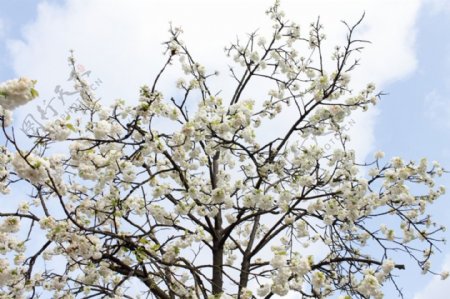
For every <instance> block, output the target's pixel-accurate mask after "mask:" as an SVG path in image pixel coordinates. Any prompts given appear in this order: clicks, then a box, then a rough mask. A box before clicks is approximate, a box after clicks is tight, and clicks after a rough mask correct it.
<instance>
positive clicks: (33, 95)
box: [31, 88, 39, 98]
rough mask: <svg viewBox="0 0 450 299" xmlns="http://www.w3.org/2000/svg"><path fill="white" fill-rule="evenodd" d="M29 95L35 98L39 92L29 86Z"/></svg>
mask: <svg viewBox="0 0 450 299" xmlns="http://www.w3.org/2000/svg"><path fill="white" fill-rule="evenodd" d="M31 96H32V97H33V98H37V97H38V96H39V92H38V91H37V90H36V89H34V88H31Z"/></svg>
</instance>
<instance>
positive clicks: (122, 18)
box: [0, 0, 450, 299]
mask: <svg viewBox="0 0 450 299" xmlns="http://www.w3.org/2000/svg"><path fill="white" fill-rule="evenodd" d="M270 3H271V1H234V0H233V1H208V2H207V1H192V0H190V1H173V0H172V1H164V2H163V1H134V0H132V1H117V0H116V1H106V0H89V1H86V0H78V1H73V0H67V1H63V0H60V1H56V0H53V1H29V0H14V1H9V0H0V82H2V81H5V80H8V79H12V78H15V77H18V76H28V77H30V78H33V79H37V80H38V82H39V83H38V86H37V87H38V90H39V92H40V94H41V97H40V99H39V100H37V101H36V102H34V103H30V105H28V106H27V107H25V108H22V109H21V110H20V109H18V110H16V111H15V126H16V127H17V128H19V127H21V126H22V123H23V120H24V119H25V118H26V117H27V115H28V114H29V113H30V114H32V115H33V116H34V117H35V119H36V120H38V121H41V122H43V121H44V120H43V119H42V115H41V114H40V113H39V110H38V106H40V107H45V105H46V104H48V103H49V102H50V101H51V100H52V99H53V98H54V97H56V94H55V87H56V86H58V85H60V86H61V87H62V88H64V89H67V90H69V89H70V87H71V84H70V83H69V82H67V78H68V77H69V71H70V70H69V67H68V65H67V57H68V55H69V50H70V49H74V50H75V54H76V57H77V59H78V65H79V67H80V68H84V69H85V70H90V71H91V75H90V79H92V80H98V81H97V83H98V84H97V87H98V92H97V93H98V95H99V96H101V97H102V98H103V99H104V101H110V100H113V99H115V98H118V97H121V98H125V99H127V100H129V101H133V100H136V99H137V94H138V88H139V86H141V85H142V84H144V83H149V82H151V79H152V78H153V76H154V74H155V73H156V71H157V70H158V68H159V67H160V66H161V63H162V59H161V58H162V50H163V48H162V46H161V42H163V41H164V40H165V39H167V37H168V34H167V29H168V22H169V21H173V22H174V24H175V25H181V26H182V27H183V29H184V31H185V35H184V40H185V41H186V43H187V44H188V46H189V48H190V49H191V51H192V53H193V54H194V56H196V57H198V58H199V60H200V61H201V62H202V63H203V64H204V65H206V67H207V69H209V70H215V69H218V70H220V71H222V70H226V67H227V64H226V63H229V61H226V60H225V55H224V54H223V47H224V46H225V45H227V44H228V43H229V42H230V41H232V40H234V39H235V37H236V35H241V36H243V35H244V34H245V33H247V32H251V31H253V30H254V29H256V28H261V32H264V30H266V27H268V26H270V25H268V23H267V18H266V17H265V15H264V11H265V9H266V8H267V7H268V6H269V5H270ZM282 7H284V8H285V11H286V12H287V16H288V18H289V19H292V20H295V21H297V22H299V23H300V24H301V25H302V27H301V28H305V29H304V30H301V31H302V32H303V33H304V34H305V33H307V31H308V29H307V25H308V24H309V23H310V22H312V21H315V20H316V19H317V16H318V15H320V16H321V20H322V22H323V23H324V25H325V32H326V33H327V36H328V37H329V38H328V40H329V44H330V45H331V46H330V48H329V49H330V52H331V49H332V46H333V45H334V44H335V43H338V42H339V41H340V40H341V38H342V33H343V29H344V28H343V26H342V25H341V23H340V20H346V21H348V22H349V23H352V22H355V21H356V20H357V19H358V18H359V17H360V16H361V15H362V13H363V12H366V18H365V21H364V23H363V26H362V27H361V30H360V31H359V32H360V35H361V37H362V38H365V39H367V40H370V41H371V42H372V44H371V45H368V46H367V49H366V51H365V52H364V53H363V54H362V61H361V67H360V69H359V70H358V71H357V72H356V73H355V74H354V75H353V80H354V86H363V85H364V84H365V83H367V82H372V81H373V82H375V83H376V84H377V86H378V89H379V90H382V91H384V92H385V93H386V94H387V95H386V96H384V97H383V98H382V101H381V103H380V104H379V105H378V106H377V108H376V109H372V110H371V111H370V112H368V113H365V114H363V115H356V116H354V119H355V123H356V125H355V126H352V136H353V147H354V148H355V149H356V150H357V151H358V153H359V157H360V158H361V159H364V158H369V157H370V156H371V155H372V153H373V152H374V151H376V150H378V149H381V150H383V151H385V152H386V156H387V157H392V156H401V157H403V158H405V160H416V159H420V158H421V157H427V158H429V160H437V161H439V162H441V163H442V164H443V165H444V167H446V168H447V169H450V139H449V134H448V132H449V130H450V97H449V94H450V34H449V29H450V1H449V0H389V1H383V0H370V1H369V0H359V1H350V0H349V1H337V0H328V1H317V0H315V1H305V0H301V1H282ZM222 76H223V77H222V78H226V71H223V72H222ZM174 81H175V80H167V83H165V84H167V85H163V88H166V89H168V90H170V89H171V88H172V85H173V82H174ZM219 83H220V84H219ZM171 84H172V85H171ZM216 84H217V85H221V86H220V89H223V90H224V93H225V95H226V90H227V87H229V86H231V85H229V84H230V83H229V82H227V81H226V80H221V81H219V82H216ZM69 101H70V98H68V100H67V102H69ZM53 103H54V106H55V107H57V109H56V110H57V111H56V112H57V113H61V111H62V110H64V108H65V107H66V106H64V105H62V102H60V101H58V99H54V102H53ZM47 112H48V117H50V118H51V117H52V114H54V112H53V111H47ZM272 133H276V131H274V132H272ZM448 182H449V180H448V176H447V177H445V178H443V179H442V180H441V181H439V184H443V185H447V186H448V188H450V184H449V183H448ZM449 200H450V198H449V196H448V195H447V196H444V197H443V198H441V200H440V201H438V202H437V203H436V204H435V206H433V207H431V209H430V213H432V214H433V215H434V217H435V219H436V220H437V222H440V223H442V224H446V225H447V226H448V227H450V217H449V216H450V204H449V203H448V201H449ZM448 234H449V233H448V232H447V233H446V235H447V239H449V238H448ZM441 248H442V253H441V254H438V255H437V256H436V257H435V258H434V262H433V265H434V269H435V270H436V271H440V270H441V269H447V270H450V246H442V247H441ZM408 269H409V270H408V271H407V272H404V273H399V274H401V276H400V277H399V284H400V286H402V287H403V292H404V295H405V298H406V299H408V298H412V299H426V298H434V299H447V298H448V296H447V294H448V292H449V291H450V280H447V281H444V282H442V281H440V279H439V277H434V278H433V277H432V276H429V275H428V276H422V275H421V274H420V270H419V269H417V268H415V267H413V266H412V265H411V266H410V267H408ZM395 297H396V296H395V294H394V293H391V290H388V293H387V294H386V298H388V299H389V298H395Z"/></svg>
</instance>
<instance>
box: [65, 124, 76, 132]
mask: <svg viewBox="0 0 450 299" xmlns="http://www.w3.org/2000/svg"><path fill="white" fill-rule="evenodd" d="M66 127H67V128H68V129H69V130H71V131H72V132H75V131H76V129H75V127H74V126H73V125H72V124H66Z"/></svg>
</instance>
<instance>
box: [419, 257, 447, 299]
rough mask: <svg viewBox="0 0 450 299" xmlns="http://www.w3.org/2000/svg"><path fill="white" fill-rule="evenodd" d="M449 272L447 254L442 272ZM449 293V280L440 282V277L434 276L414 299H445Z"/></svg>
mask: <svg viewBox="0 0 450 299" xmlns="http://www.w3.org/2000/svg"><path fill="white" fill-rule="evenodd" d="M448 270H450V254H447V256H446V258H445V261H444V264H443V265H442V271H448ZM449 291H450V279H446V280H442V279H441V277H440V276H439V275H438V276H435V277H433V279H432V280H431V281H430V282H429V283H428V284H427V285H426V286H425V287H424V288H423V290H421V291H420V292H418V293H417V294H415V295H414V299H429V298H433V299H447V298H448V293H449Z"/></svg>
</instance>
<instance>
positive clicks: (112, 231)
mask: <svg viewBox="0 0 450 299" xmlns="http://www.w3.org/2000/svg"><path fill="white" fill-rule="evenodd" d="M267 13H268V15H269V16H270V17H271V19H272V21H273V34H272V35H271V36H270V38H268V39H267V40H266V39H264V38H263V37H260V36H258V34H256V33H254V34H251V35H249V37H248V39H247V40H246V41H245V42H244V43H242V42H241V41H238V42H236V43H234V44H232V45H231V46H230V47H229V48H227V49H226V52H227V53H228V54H229V55H230V56H232V57H234V60H235V62H237V66H236V67H232V68H230V70H231V74H232V77H233V78H234V79H235V82H236V84H235V90H234V92H233V93H232V97H230V98H220V97H218V96H216V95H215V94H214V91H213V90H211V88H210V85H209V83H208V82H209V80H210V77H212V76H216V75H218V74H217V73H211V74H209V73H208V72H207V71H206V70H205V68H204V67H203V66H201V65H200V64H199V63H198V62H197V61H196V60H194V57H192V56H191V54H190V52H189V51H188V49H187V48H186V46H185V44H184V43H183V42H182V40H181V38H180V34H181V30H180V29H178V28H172V29H171V31H170V32H171V38H170V40H169V41H168V42H167V43H165V45H166V47H167V52H166V55H167V60H166V62H165V64H164V66H163V68H162V69H161V71H160V72H159V73H158V75H157V77H156V78H155V80H154V82H153V83H152V84H151V85H150V86H143V87H142V88H141V90H140V99H139V103H138V104H137V105H133V106H130V105H127V103H126V102H125V101H123V100H117V101H115V102H114V104H112V105H111V106H104V105H102V103H100V101H99V100H97V99H96V97H95V95H94V94H93V92H92V91H91V90H90V88H89V83H88V82H86V81H84V79H83V78H82V77H81V76H80V75H79V74H78V73H77V70H76V68H75V67H73V73H72V74H73V78H74V81H75V85H76V88H77V90H78V91H79V93H80V96H81V99H82V100H81V101H80V103H79V105H78V106H77V109H76V110H77V111H76V112H74V115H72V117H71V118H66V119H57V120H55V121H53V122H51V123H49V124H47V126H46V127H45V130H41V131H39V133H38V134H37V135H33V136H29V137H30V138H31V139H32V140H33V141H34V143H33V144H34V145H33V146H32V147H31V148H28V149H24V148H20V147H19V144H18V142H17V140H16V137H15V135H14V130H13V128H11V127H10V126H11V122H12V112H11V111H12V110H14V109H16V108H17V107H18V106H20V105H23V104H25V103H27V102H28V101H30V100H32V99H33V98H35V97H37V92H36V90H35V89H34V85H35V81H31V80H28V79H26V78H21V79H17V80H10V81H8V82H5V83H3V84H2V85H0V124H1V126H2V137H1V138H2V140H4V146H2V147H0V192H1V193H3V194H6V193H8V192H9V189H11V188H14V187H15V186H17V187H18V188H23V186H27V188H31V190H32V192H30V194H29V197H28V200H26V201H24V202H21V203H18V204H17V209H16V210H15V211H12V212H11V211H9V212H5V211H4V210H3V211H1V212H0V217H1V219H2V220H1V224H0V254H1V256H0V298H37V297H42V296H48V297H47V298H49V296H53V298H78V297H83V298H94V297H101V298H104V297H108V298H110V297H111V298H138V297H140V296H142V297H145V298H149V297H150V298H159V299H171V298H241V299H244V298H255V297H258V298H271V297H273V296H274V295H277V296H285V295H287V294H288V293H289V292H293V293H297V294H300V295H301V296H303V298H325V297H330V296H341V298H382V296H383V295H382V289H381V286H383V285H385V284H386V283H393V284H394V285H395V286H397V285H396V284H395V279H394V278H395V275H396V274H395V273H397V272H398V271H400V270H402V269H404V268H405V266H404V265H402V264H399V263H397V262H396V257H399V256H402V255H406V256H408V257H410V258H411V259H412V260H413V261H415V262H416V263H417V264H418V266H419V267H420V269H421V270H422V271H423V272H424V273H427V272H431V273H434V272H432V271H431V270H430V261H429V260H430V256H431V254H432V253H433V251H434V249H435V246H436V244H437V243H438V242H440V241H441V239H439V238H438V237H437V236H436V233H438V232H439V231H442V230H443V228H442V227H439V226H436V225H435V224H434V223H433V221H432V220H431V218H430V216H428V215H426V214H425V209H426V206H427V205H428V204H431V203H433V202H434V201H435V200H436V199H437V198H438V197H439V196H440V195H442V194H443V193H444V188H443V187H438V188H437V187H435V186H434V182H433V178H434V177H435V176H436V175H441V174H442V173H443V170H442V168H441V167H440V166H439V165H438V164H437V163H434V164H432V165H430V166H429V165H428V164H427V161H426V160H425V159H423V160H421V161H419V162H412V161H411V162H407V161H403V160H402V159H401V158H398V157H396V158H393V159H391V160H390V161H385V160H383V154H382V153H381V152H379V153H377V154H376V156H375V158H374V160H373V161H369V162H366V163H358V162H357V161H356V159H355V154H354V151H352V150H351V149H349V146H348V140H349V136H347V135H346V133H345V130H344V129H343V128H344V124H345V121H346V119H348V117H349V115H350V114H351V113H352V111H355V110H366V109H367V107H368V106H370V105H372V104H375V103H376V101H377V97H378V96H377V94H375V93H374V91H375V87H374V86H373V85H372V84H369V85H368V86H367V88H366V89H364V90H361V91H360V92H354V91H352V90H351V89H350V75H349V73H350V72H351V71H352V70H353V68H354V67H355V66H356V65H357V60H356V61H355V60H353V56H354V54H355V53H357V52H359V51H360V50H361V45H362V44H361V43H362V42H363V41H360V40H357V39H355V38H354V30H355V28H356V26H357V25H358V24H359V22H358V23H357V24H356V25H355V26H348V25H347V24H345V25H346V26H347V29H348V35H347V40H346V43H345V44H344V45H343V46H341V47H336V48H335V50H334V52H333V53H332V59H333V61H334V68H332V69H327V68H326V67H325V63H323V61H324V60H325V59H326V56H324V54H323V53H324V52H325V51H324V50H325V49H323V43H322V41H323V39H324V38H325V36H324V35H323V34H322V27H321V25H320V24H319V23H318V22H317V23H314V24H311V28H310V32H309V35H306V36H302V35H300V30H299V26H298V25H297V24H295V23H293V22H291V21H288V20H287V19H285V17H284V14H283V13H282V12H281V11H280V10H279V6H278V4H275V5H274V6H273V7H271V8H270V9H269V10H268V12H267ZM302 45H303V46H302ZM304 45H306V46H304ZM298 49H302V50H301V51H300V50H298ZM69 61H70V63H71V64H72V66H74V65H75V63H74V59H73V58H72V57H71V58H70V59H69ZM177 61H178V62H179V64H180V65H181V67H182V70H183V71H184V75H183V76H184V77H183V78H182V79H180V80H178V81H177V83H176V86H177V88H178V89H179V91H178V93H177V96H176V97H175V96H174V97H170V96H167V95H166V96H164V95H163V94H162V93H161V92H159V91H158V89H157V85H158V82H159V80H160V78H162V76H163V75H164V73H165V72H166V69H167V68H168V67H169V66H171V65H174V64H176V63H177ZM253 80H262V81H260V82H261V83H259V86H260V88H262V87H263V86H264V87H265V86H267V87H268V89H269V86H270V90H268V95H267V96H266V98H264V99H257V98H255V99H248V98H247V97H244V95H245V94H246V93H245V90H246V87H248V86H249V84H250V82H252V81H253ZM272 87H273V88H272ZM179 95H181V96H179ZM287 110H289V116H286V114H285V113H286V111H287ZM283 117H284V119H285V120H286V121H290V123H289V124H288V127H287V129H286V130H281V129H280V130H279V131H278V135H277V137H276V138H268V137H267V136H266V134H265V130H266V129H261V128H262V127H260V125H261V126H263V125H264V124H265V123H270V122H271V121H274V120H277V119H279V118H283ZM161 124H163V125H161ZM162 127H163V128H162ZM168 131H169V132H168ZM330 132H332V134H333V136H335V137H336V140H339V142H336V144H335V148H333V149H332V150H330V151H325V150H324V149H323V148H321V147H320V145H319V144H320V142H318V143H317V142H310V141H311V140H313V138H319V139H320V136H323V135H324V134H330ZM58 143H62V144H65V145H68V148H69V149H70V150H68V151H67V152H66V153H63V154H52V153H51V149H52V148H53V147H55V146H57V144H58ZM413 185H419V187H418V188H415V187H414V186H413ZM27 190H28V189H27ZM413 191H414V192H413ZM420 192H422V193H420ZM382 223H386V224H382ZM380 224H381V225H380ZM44 236H45V237H44ZM308 246H313V247H314V248H315V249H314V251H312V250H310V249H309V248H308ZM313 253H315V254H313ZM441 275H442V277H443V278H445V277H446V276H447V274H446V273H442V274H441ZM398 289H399V288H398ZM399 291H400V289H399Z"/></svg>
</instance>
